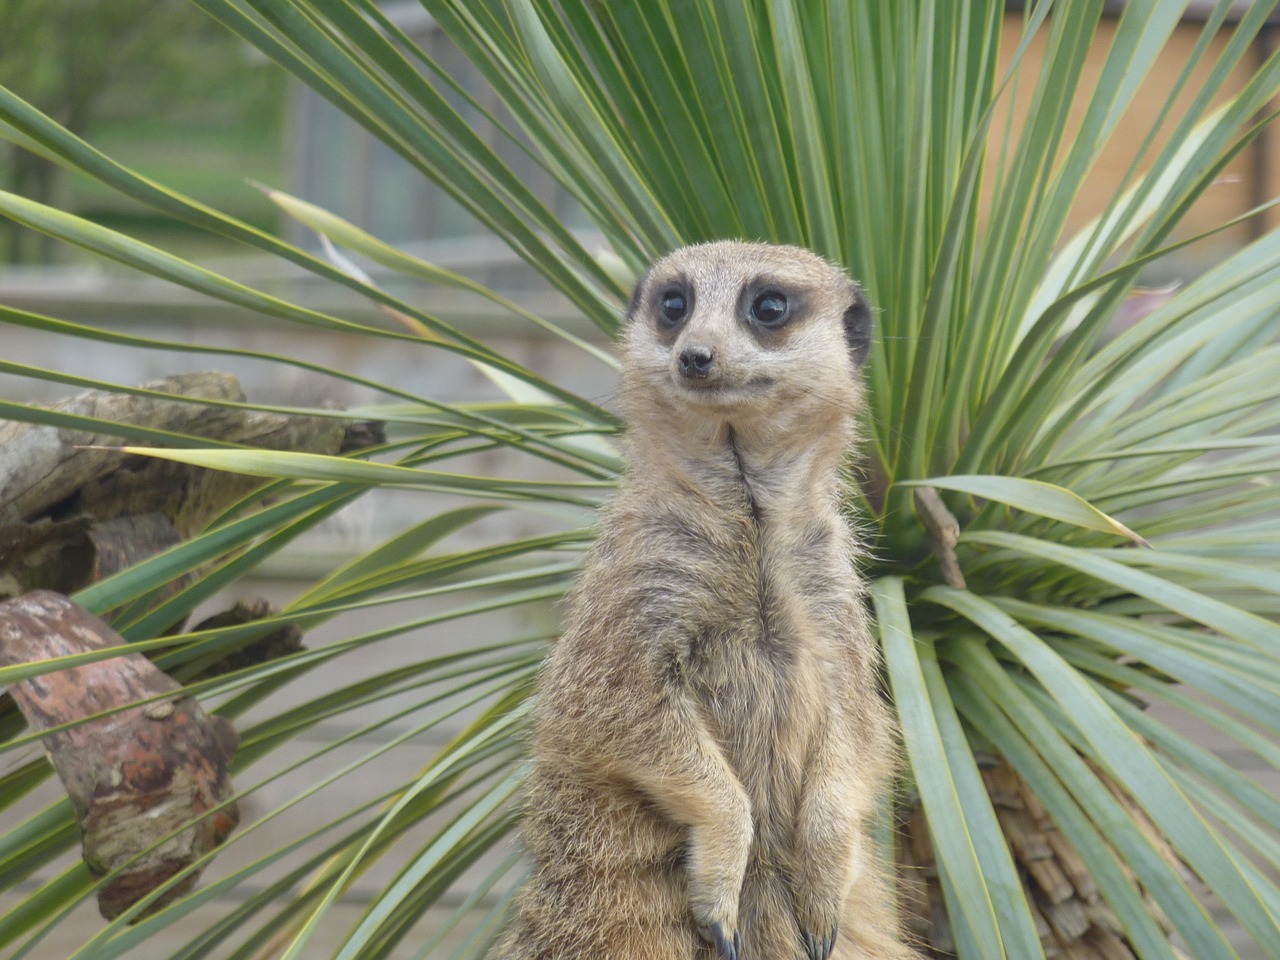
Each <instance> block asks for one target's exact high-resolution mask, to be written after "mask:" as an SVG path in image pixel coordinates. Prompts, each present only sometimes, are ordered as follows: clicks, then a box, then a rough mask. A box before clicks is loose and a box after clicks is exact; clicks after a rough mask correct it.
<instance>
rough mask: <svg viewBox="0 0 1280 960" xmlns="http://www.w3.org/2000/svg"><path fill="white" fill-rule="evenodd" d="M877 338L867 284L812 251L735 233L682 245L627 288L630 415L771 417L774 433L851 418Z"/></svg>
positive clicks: (734, 420) (747, 421) (745, 420)
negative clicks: (746, 239) (735, 237)
mask: <svg viewBox="0 0 1280 960" xmlns="http://www.w3.org/2000/svg"><path fill="white" fill-rule="evenodd" d="M870 345H871V311H870V309H869V308H868V306H867V302H866V300H865V299H864V297H863V296H862V292H861V290H860V289H859V287H858V285H857V284H856V283H854V282H853V281H852V280H851V279H850V278H849V276H848V274H846V273H845V272H844V271H843V270H841V269H839V268H838V267H836V266H834V265H833V264H831V263H829V262H828V261H826V260H824V259H823V258H821V257H819V256H818V255H817V254H815V253H812V252H811V251H809V250H803V249H801V248H799V247H785V246H772V245H769V244H763V243H739V242H732V241H720V242H716V243H707V244H699V245H697V246H691V247H685V248H683V249H681V250H677V251H675V252H674V253H671V254H669V255H668V256H666V257H663V258H662V259H661V260H659V261H658V262H657V263H655V264H654V265H653V267H652V268H650V270H649V272H648V273H646V274H645V275H644V277H642V278H641V280H640V282H639V284H637V286H636V289H635V293H634V295H633V296H632V299H631V306H630V309H629V310H628V313H627V321H626V332H625V339H624V353H625V363H624V370H625V374H624V396H625V399H626V403H627V406H628V414H629V415H630V417H631V419H632V421H633V423H634V422H635V421H636V420H637V419H641V418H643V419H647V420H650V421H652V420H653V418H654V417H658V418H667V417H669V418H673V419H674V420H675V421H676V422H688V420H689V419H691V418H692V419H697V420H703V421H707V422H713V421H720V422H724V423H726V424H727V425H729V426H732V427H734V428H735V429H742V428H743V427H748V428H749V427H750V426H751V425H753V424H756V425H759V424H765V423H767V424H770V425H772V426H773V427H774V428H775V430H774V431H772V432H774V433H777V431H778V430H784V431H793V430H795V429H796V427H797V426H799V425H805V424H808V425H812V426H813V427H815V428H816V427H820V426H821V425H824V424H826V425H829V424H830V423H831V422H832V421H833V420H847V419H849V418H851V417H852V416H853V414H854V413H855V412H856V411H857V408H858V406H859V404H860V402H861V392H860V388H859V379H860V371H861V368H862V366H863V364H864V363H865V361H866V358H867V352H868V350H869V348H870ZM673 425H674V424H673Z"/></svg>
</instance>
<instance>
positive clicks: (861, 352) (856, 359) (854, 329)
mask: <svg viewBox="0 0 1280 960" xmlns="http://www.w3.org/2000/svg"><path fill="white" fill-rule="evenodd" d="M871 326H872V321H871V307H869V306H868V305H867V300H866V298H865V297H864V296H863V295H862V291H861V290H859V289H857V288H855V289H854V291H853V303H851V304H850V305H849V307H848V308H847V309H846V310H845V312H844V340H845V343H846V344H848V346H849V356H850V357H851V358H852V359H853V365H854V366H855V367H861V366H862V365H863V364H865V363H866V362H867V354H868V353H869V352H870V351H871Z"/></svg>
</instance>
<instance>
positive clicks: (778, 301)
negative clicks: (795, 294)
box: [751, 290, 787, 327]
mask: <svg viewBox="0 0 1280 960" xmlns="http://www.w3.org/2000/svg"><path fill="white" fill-rule="evenodd" d="M786 315H787V298H786V297H784V296H783V295H782V294H780V293H779V292H778V291H777V290H766V291H765V292H764V293H762V294H760V296H758V297H756V298H755V299H754V300H753V301H751V316H753V317H754V318H755V319H756V320H757V321H758V322H759V323H762V324H764V325H765V326H766V327H776V326H777V325H778V324H779V323H781V322H782V320H783V318H784V317H785V316H786Z"/></svg>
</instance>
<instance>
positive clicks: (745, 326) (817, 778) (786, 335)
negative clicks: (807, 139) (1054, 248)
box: [496, 242, 917, 960]
mask: <svg viewBox="0 0 1280 960" xmlns="http://www.w3.org/2000/svg"><path fill="white" fill-rule="evenodd" d="M871 322H872V321H871V312H870V310H869V309H868V306H867V304H866V301H865V299H864V298H863V296H862V294H861V292H860V290H859V288H858V286H857V285H856V284H855V283H854V282H853V281H852V280H851V279H850V278H849V277H848V276H847V275H846V274H845V273H844V272H843V271H842V270H840V269H838V268H836V267H835V266H833V265H832V264H830V263H828V262H827V261H826V260H824V259H822V258H820V257H819V256H817V255H816V254H814V253H811V252H809V251H807V250H802V249H799V248H795V247H778V246H769V245H765V244H752V243H739V242H717V243H709V244H702V245H697V246H692V247H686V248H684V249H682V250H678V251H676V252H675V253H672V254H670V255H668V256H667V257H665V258H663V259H661V260H659V261H658V262H657V263H656V264H654V265H653V267H652V268H651V269H650V270H649V272H648V273H647V274H646V275H645V276H644V277H643V278H642V279H641V280H640V282H639V284H638V285H637V287H636V290H635V294H634V296H633V297H632V301H631V306H630V308H629V310H628V314H627V319H626V323H625V332H624V336H623V361H624V362H623V384H622V399H623V406H624V413H625V415H626V418H627V421H628V431H627V451H628V461H629V467H628V470H627V472H626V474H625V476H624V478H623V479H622V482H621V485H620V489H619V491H618V493H617V496H616V498H615V499H614V500H613V502H612V504H611V506H610V507H609V508H608V509H607V511H606V512H605V515H604V521H603V524H602V528H601V531H600V535H599V538H598V540H597V542H596V543H595V545H594V547H593V549H592V551H591V552H590V555H589V557H588V560H587V563H586V565H585V568H584V570H583V572H582V575H581V576H580V578H579V580H578V583H577V585H576V587H575V589H574V590H573V591H572V593H571V597H570V600H569V605H568V609H567V614H566V618H565V620H566V622H565V629H564V633H563V636H562V638H561V639H560V640H559V642H558V643H557V644H556V645H555V647H554V650H553V652H552V654H551V656H550V658H549V660H548V662H547V664H546V666H545V667H544V670H543V673H542V675H541V678H540V688H539V695H538V702H537V707H536V719H535V722H534V732H533V734H532V740H531V752H532V756H533V761H534V763H533V767H532V772H531V774H530V778H529V783H528V786H527V791H526V798H525V810H524V827H523V830H524V838H525V843H526V846H527V848H528V851H529V853H530V855H531V857H532V860H533V867H532V873H531V875H530V878H529V880H528V881H527V883H526V885H525V887H524V889H523V890H522V891H521V892H520V894H519V896H518V900H517V906H516V910H515V913H514V916H513V919H512V922H511V924H510V926H509V929H508V931H507V933H506V935H505V937H504V939H503V940H502V941H501V943H500V945H499V947H498V949H497V951H496V957H497V958H499V960H711V958H718V960H909V958H914V957H917V954H916V953H914V952H913V951H912V950H911V949H909V948H908V947H906V946H904V945H903V944H902V942H901V941H900V939H899V937H898V931H897V926H896V922H895V920H894V910H893V905H892V903H891V898H890V896H889V894H888V892H887V889H888V886H889V885H888V884H887V883H886V872H885V869H884V867H883V866H882V865H881V864H880V863H879V862H878V861H877V857H876V853H875V844H874V842H873V840H872V838H871V836H870V834H869V826H868V820H869V818H870V816H871V815H872V813H873V810H874V808H875V807H876V806H877V804H878V803H879V802H880V801H881V798H882V794H883V791H884V790H885V788H886V782H887V779H888V778H889V776H890V774H891V772H892V769H893V762H894V760H893V758H894V744H895V734H894V727H893V724H892V722H891V720H890V714H889V712H888V710H887V708H886V706H885V704H884V702H883V700H882V697H881V693H880V686H879V677H878V651H877V648H876V646H875V643H874V641H873V639H872V637H871V633H870V630H869V626H868V620H867V614H866V611H865V604H864V600H863V585H862V583H861V581H860V580H859V577H858V574H857V571H856V568H855V566H854V559H855V555H856V546H857V544H856V540H855V539H854V537H853V535H852V534H851V532H850V529H849V525H848V522H847V520H846V519H845V518H844V517H842V515H841V501H842V494H843V487H842V481H841V465H842V463H843V461H844V459H845V456H846V454H847V453H848V452H849V450H850V446H851V444H852V443H853V439H854V437H853V433H854V421H855V416H856V414H857V413H858V411H859V409H860V408H861V406H862V396H863V394H862V387H861V382H860V379H861V378H860V371H861V367H862V366H863V363H864V361H865V359H866V356H867V352H868V349H869V347H870V343H871Z"/></svg>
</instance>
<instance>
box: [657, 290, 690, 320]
mask: <svg viewBox="0 0 1280 960" xmlns="http://www.w3.org/2000/svg"><path fill="white" fill-rule="evenodd" d="M688 312H689V301H688V300H687V299H685V295H684V294H683V293H681V292H680V291H679V290H668V291H667V292H666V293H664V294H663V295H662V321H663V323H664V324H665V325H666V326H668V327H674V326H675V325H676V324H677V323H679V322H680V321H681V320H683V319H684V315H685V314H686V313H688Z"/></svg>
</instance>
